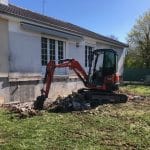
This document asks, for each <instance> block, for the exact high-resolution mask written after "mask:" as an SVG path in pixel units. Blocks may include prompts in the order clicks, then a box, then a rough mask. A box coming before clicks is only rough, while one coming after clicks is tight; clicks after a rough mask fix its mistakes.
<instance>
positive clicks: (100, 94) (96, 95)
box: [78, 88, 128, 104]
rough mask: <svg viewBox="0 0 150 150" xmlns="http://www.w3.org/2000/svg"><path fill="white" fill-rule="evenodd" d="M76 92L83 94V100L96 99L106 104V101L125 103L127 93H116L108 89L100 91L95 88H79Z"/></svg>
mask: <svg viewBox="0 0 150 150" xmlns="http://www.w3.org/2000/svg"><path fill="white" fill-rule="evenodd" d="M78 93H80V94H81V95H84V97H85V100H88V101H90V102H92V101H93V102H94V101H97V102H99V104H107V103H112V104H116V103H126V102H127V100H128V97H127V95H125V94H118V93H114V92H110V91H102V90H97V89H85V88H84V89H80V90H78Z"/></svg>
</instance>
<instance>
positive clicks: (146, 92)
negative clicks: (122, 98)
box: [120, 85, 150, 96]
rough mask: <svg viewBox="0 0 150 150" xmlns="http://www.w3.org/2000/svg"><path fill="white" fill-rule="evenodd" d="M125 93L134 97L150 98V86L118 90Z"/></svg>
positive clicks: (128, 86) (130, 86)
mask: <svg viewBox="0 0 150 150" xmlns="http://www.w3.org/2000/svg"><path fill="white" fill-rule="evenodd" d="M120 89H121V90H122V91H123V92H125V93H131V94H135V95H142V96H150V86H144V85H126V86H122V87H121V88H120Z"/></svg>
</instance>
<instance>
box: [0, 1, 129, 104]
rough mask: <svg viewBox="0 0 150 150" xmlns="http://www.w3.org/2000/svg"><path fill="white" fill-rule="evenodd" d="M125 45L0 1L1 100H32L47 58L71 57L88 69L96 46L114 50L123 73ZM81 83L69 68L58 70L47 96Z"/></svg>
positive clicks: (35, 94) (73, 88) (39, 85)
mask: <svg viewBox="0 0 150 150" xmlns="http://www.w3.org/2000/svg"><path fill="white" fill-rule="evenodd" d="M125 47H127V45H126V44H124V43H121V42H119V41H116V40H113V39H110V38H107V37H105V36H102V35H99V34H97V33H94V32H92V31H89V30H87V29H84V28H82V27H79V26H76V25H73V24H71V23H68V22H63V21H60V20H57V19H54V18H51V17H47V16H43V15H41V14H38V13H35V12H32V11H29V10H26V9H23V8H19V7H16V6H13V5H11V4H8V0H0V100H1V101H5V102H8V101H28V100H33V99H35V98H36V96H38V95H40V89H41V87H42V82H41V80H42V76H43V75H44V72H45V67H46V64H47V62H48V61H49V60H56V61H58V60H59V59H64V58H74V59H76V60H78V61H79V62H80V63H81V65H82V66H83V67H84V68H85V70H88V63H87V61H88V53H89V52H90V51H92V50H94V49H97V48H112V49H115V50H116V51H117V53H118V55H119V67H118V72H119V73H120V75H122V69H123V66H122V65H123V64H122V60H123V59H124V55H122V54H123V51H124V48H125ZM73 77H74V78H73ZM81 86H82V84H81V82H79V81H78V80H77V78H75V76H73V72H72V71H69V70H68V69H59V70H58V69H57V70H56V73H55V80H54V82H53V84H52V90H51V93H50V97H53V98H54V97H56V95H59V94H62V93H63V94H67V93H68V92H71V91H73V90H76V89H77V88H79V87H81ZM66 89H68V91H67V90H66Z"/></svg>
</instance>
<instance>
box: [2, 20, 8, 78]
mask: <svg viewBox="0 0 150 150" xmlns="http://www.w3.org/2000/svg"><path fill="white" fill-rule="evenodd" d="M8 72H9V50H8V21H7V20H5V19H1V18H0V77H8Z"/></svg>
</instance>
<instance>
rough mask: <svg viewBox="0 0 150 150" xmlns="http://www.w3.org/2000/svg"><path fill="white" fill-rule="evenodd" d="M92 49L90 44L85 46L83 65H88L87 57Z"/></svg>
mask: <svg viewBox="0 0 150 150" xmlns="http://www.w3.org/2000/svg"><path fill="white" fill-rule="evenodd" d="M92 50H93V48H92V47H91V46H85V67H89V63H88V62H89V61H88V58H89V56H90V55H91V54H92Z"/></svg>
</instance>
